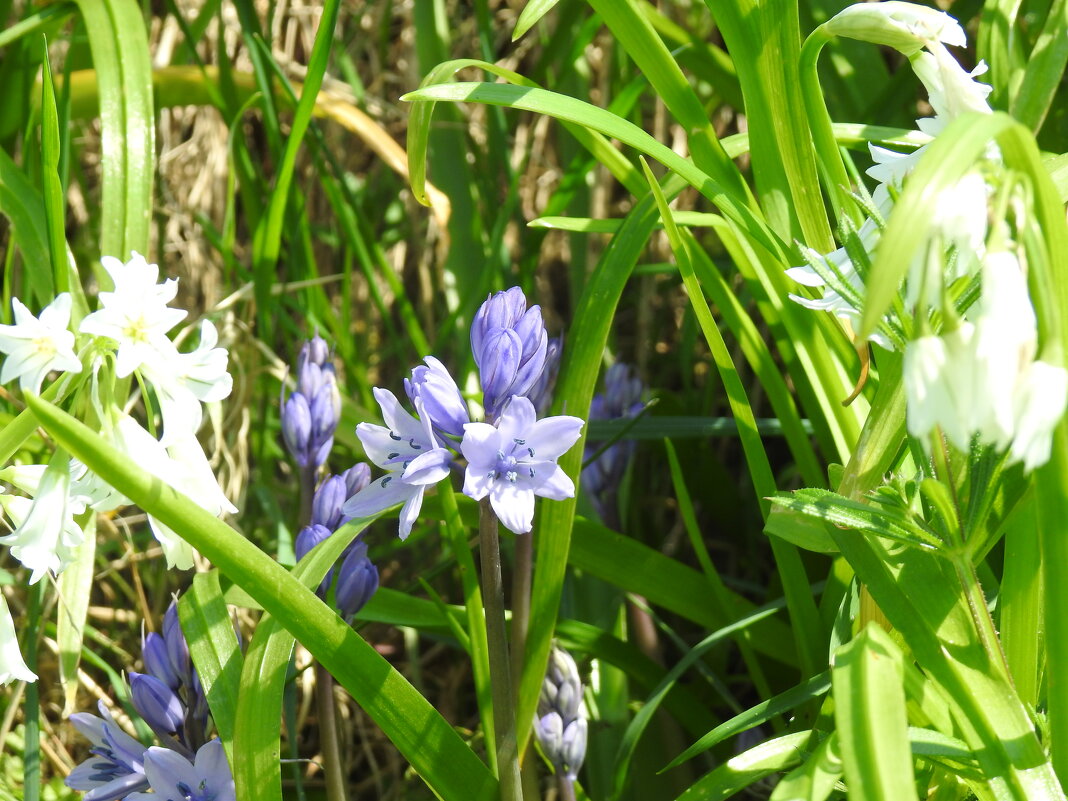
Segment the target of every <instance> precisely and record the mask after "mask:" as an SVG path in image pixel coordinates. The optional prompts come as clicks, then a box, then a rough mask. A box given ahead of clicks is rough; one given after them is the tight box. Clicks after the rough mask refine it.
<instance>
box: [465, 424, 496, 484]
mask: <svg viewBox="0 0 1068 801" xmlns="http://www.w3.org/2000/svg"><path fill="white" fill-rule="evenodd" d="M500 450H501V436H500V433H499V432H498V431H497V429H496V428H494V427H493V426H491V425H489V424H488V423H465V424H464V438H463V441H462V442H461V443H460V452H461V453H462V454H463V455H464V458H465V459H467V462H468V464H469V465H470V467H469V468H468V469H469V470H470V469H472V468H473V469H474V470H475V472H485V471H487V470H492V469H493V466H494V465H495V464H496V463H497V453H498V452H499V451H500Z"/></svg>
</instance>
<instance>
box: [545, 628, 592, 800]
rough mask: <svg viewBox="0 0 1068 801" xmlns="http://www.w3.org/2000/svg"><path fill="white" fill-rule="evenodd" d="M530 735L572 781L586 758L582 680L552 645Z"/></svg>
mask: <svg viewBox="0 0 1068 801" xmlns="http://www.w3.org/2000/svg"><path fill="white" fill-rule="evenodd" d="M534 734H535V736H536V737H537V739H538V744H539V745H540V746H541V750H542V751H544V752H545V756H546V757H547V758H548V759H549V761H550V762H552V763H553V766H554V767H555V768H556V770H557V772H558V773H561V774H563V775H564V776H566V777H567V778H568V779H569V780H571V781H575V779H576V778H577V777H578V771H579V768H580V767H582V761H583V759H585V757H586V737H587V724H586V714H585V711H584V710H583V708H582V680H581V679H580V678H579V673H578V666H577V665H576V664H575V660H574V659H572V658H571V655H570V654H568V653H567V651H564V650H563V649H562V648H558V647H556V646H553V650H552V653H551V654H550V656H549V667H548V670H547V671H546V673H545V681H544V682H542V685H541V695H540V696H539V698H538V718H537V719H536V720H535V721H534Z"/></svg>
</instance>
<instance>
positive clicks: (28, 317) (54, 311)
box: [0, 292, 82, 393]
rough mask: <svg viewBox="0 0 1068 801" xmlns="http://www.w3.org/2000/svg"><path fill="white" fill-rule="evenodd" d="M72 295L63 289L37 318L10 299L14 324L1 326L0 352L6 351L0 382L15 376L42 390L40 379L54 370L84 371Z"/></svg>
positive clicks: (30, 387)
mask: <svg viewBox="0 0 1068 801" xmlns="http://www.w3.org/2000/svg"><path fill="white" fill-rule="evenodd" d="M70 304H71V300H70V294H69V293H67V292H63V293H62V294H60V295H57V296H56V299H55V300H53V301H52V302H51V303H49V304H48V305H47V306H45V308H44V309H42V310H41V316H40V317H34V316H33V314H31V313H30V310H29V309H27V308H26V307H25V306H24V305H23V304H22V301H20V300H19V299H18V298H12V299H11V309H12V311H13V312H14V314H15V324H14V325H0V351H2V352H3V353H6V354H7V358H6V359H4V367H3V369H0V383H3V384H6V383H7V382H8V381H11V380H13V379H15V378H17V379H18V380H19V386H20V387H22V389H23V390H24V391H29V392H33V393H37V392H40V391H41V382H42V381H44V378H45V376H46V375H48V374H49V373H50V372H51V371H52V370H64V371H66V372H68V373H78V372H81V369H82V363H81V361H79V359H78V357H77V356H76V355H75V353H74V334H73V333H71V332H70V331H68V330H67V325H68V324H69V323H70Z"/></svg>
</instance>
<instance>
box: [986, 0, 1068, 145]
mask: <svg viewBox="0 0 1068 801" xmlns="http://www.w3.org/2000/svg"><path fill="white" fill-rule="evenodd" d="M984 16H985V15H984ZM1065 65H1068V2H1066V0H1053V2H1052V3H1051V4H1050V8H1049V13H1048V14H1047V15H1046V22H1045V24H1044V25H1043V26H1042V32H1041V33H1040V34H1039V35H1038V39H1037V40H1036V41H1035V47H1034V49H1033V50H1032V51H1031V54H1030V56H1028V58H1027V64H1026V66H1025V67H1024V71H1023V78H1022V80H1021V82H1020V88H1019V90H1018V91H1017V93H1016V95H1015V97H1013V98H1012V103H1011V104H1010V106H1009V111H1010V113H1011V114H1012V116H1014V117H1015V118H1016V119H1018V120H1019V121H1020V122H1022V123H1023V124H1024V125H1026V126H1027V127H1028V128H1030V129H1031V130H1032V131H1034V132H1035V133H1038V130H1039V129H1040V128H1041V127H1042V123H1043V122H1044V121H1045V119H1046V115H1047V114H1048V113H1049V110H1050V105H1051V104H1052V103H1053V97H1054V95H1055V94H1056V93H1057V88H1058V87H1059V86H1060V85H1061V79H1062V78H1063V76H1064V68H1065Z"/></svg>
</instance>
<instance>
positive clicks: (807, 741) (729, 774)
mask: <svg viewBox="0 0 1068 801" xmlns="http://www.w3.org/2000/svg"><path fill="white" fill-rule="evenodd" d="M811 739H812V734H811V733H810V732H807V731H803V732H797V733H795V734H786V735H783V736H782V737H776V738H775V739H773V740H768V741H767V742H765V743H761V744H760V745H758V746H756V747H755V748H750V749H749V750H748V751H745V752H744V753H741V754H739V755H738V756H736V757H732V758H731V759H728V760H727V761H726V762H724V763H723V764H722V765H720V766H719V767H718V768H716V769H715V770H714V771H712V772H711V773H707V774H705V775H704V776H702V777H701V778H700V779H698V780H697V781H696V782H694V783H693V784H692V785H691V786H690V788H689V789H688V790H687V791H686V792H684V793H683V794H682V795H680V796H679V797H678V801H726V799H728V798H732V797H733V796H734V795H735V793H738V792H740V791H741V790H743V789H744V788H746V787H748V786H750V785H751V784H753V783H754V782H756V781H759V780H760V779H762V778H764V777H765V776H770V775H771V774H773V773H780V772H782V771H784V770H789V769H790V768H792V767H794V766H795V765H797V764H798V763H799V762H801V760H802V759H803V758H804V757H805V755H806V754H805V751H806V749H807V748H808V747H809V746H810V745H811Z"/></svg>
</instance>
